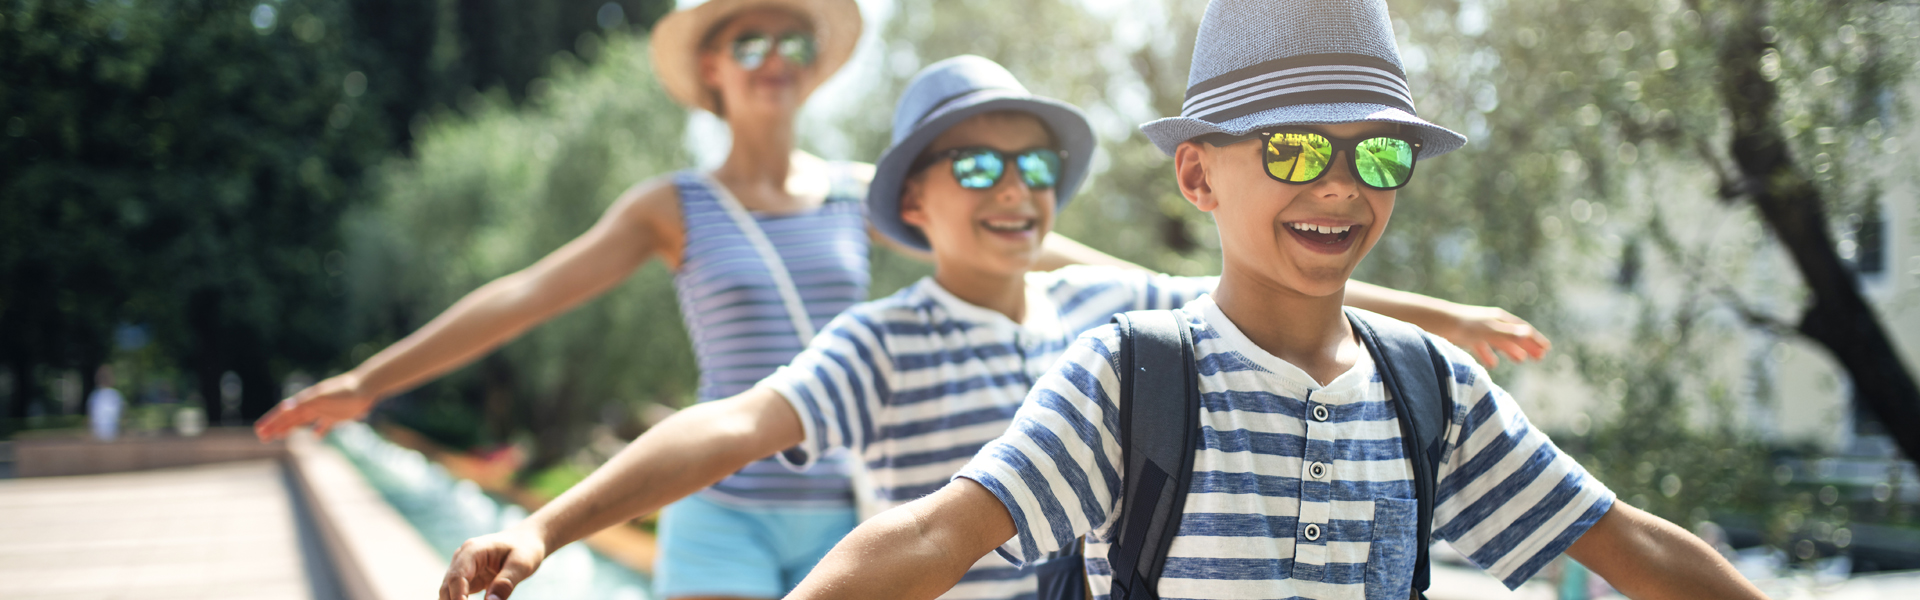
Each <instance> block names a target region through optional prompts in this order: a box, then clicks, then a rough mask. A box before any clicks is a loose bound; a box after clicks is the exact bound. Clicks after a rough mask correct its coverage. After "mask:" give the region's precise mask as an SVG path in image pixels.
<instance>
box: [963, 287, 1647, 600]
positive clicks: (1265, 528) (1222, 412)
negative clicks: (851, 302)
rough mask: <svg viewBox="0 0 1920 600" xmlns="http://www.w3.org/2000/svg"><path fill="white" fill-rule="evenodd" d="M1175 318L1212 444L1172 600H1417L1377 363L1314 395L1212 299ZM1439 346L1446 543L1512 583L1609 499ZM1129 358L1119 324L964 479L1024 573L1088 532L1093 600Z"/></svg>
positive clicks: (1171, 553)
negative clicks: (1006, 534)
mask: <svg viewBox="0 0 1920 600" xmlns="http://www.w3.org/2000/svg"><path fill="white" fill-rule="evenodd" d="M1178 314H1179V315H1180V316H1181V317H1182V318H1184V319H1185V321H1186V322H1187V323H1188V325H1189V326H1190V327H1191V328H1192V331H1193V337H1194V346H1195V352H1194V355H1195V356H1196V363H1197V365H1198V367H1199V372H1200V392H1201V403H1202V406H1201V412H1200V416H1199V424H1200V426H1201V435H1200V437H1199V439H1197V440H1195V445H1196V448H1195V450H1196V453H1195V456H1194V466H1193V473H1194V474H1193V484H1192V487H1190V488H1189V489H1188V496H1187V503H1186V508H1185V512H1184V514H1183V515H1182V517H1181V519H1180V526H1179V527H1180V528H1179V530H1178V533H1177V535H1176V537H1175V539H1174V541H1173V545H1172V547H1171V548H1170V549H1169V550H1168V554H1167V556H1168V558H1167V562H1166V568H1165V570H1164V571H1162V574H1161V579H1160V584H1159V589H1158V590H1157V592H1158V595H1159V597H1161V598H1366V599H1369V600H1373V599H1392V600H1400V599H1403V598H1406V597H1408V595H1409V592H1410V590H1409V588H1410V586H1411V584H1412V578H1413V569H1414V560H1415V556H1416V554H1417V553H1416V552H1415V549H1416V548H1415V547H1416V545H1417V542H1416V541H1415V540H1416V536H1417V534H1418V531H1417V530H1418V523H1417V515H1418V510H1417V509H1418V505H1417V502H1416V501H1415V500H1414V490H1413V470H1412V469H1413V465H1412V462H1411V461H1409V460H1407V458H1406V456H1405V453H1404V452H1403V446H1402V444H1401V440H1400V424H1399V421H1398V418H1397V417H1396V413H1395V411H1394V409H1393V406H1392V404H1390V403H1389V400H1388V398H1387V395H1386V390H1385V388H1384V387H1383V386H1382V384H1381V382H1380V378H1379V376H1378V374H1377V372H1376V371H1375V370H1374V367H1375V365H1374V364H1373V363H1372V362H1371V361H1370V360H1367V359H1365V358H1364V356H1365V353H1362V356H1363V359H1362V360H1361V361H1360V362H1359V363H1358V364H1355V365H1354V366H1353V368H1352V369H1350V370H1348V371H1347V372H1346V373H1343V374H1341V375H1340V376H1339V377H1337V378H1335V379H1334V380H1333V381H1331V382H1328V383H1327V384H1325V385H1321V384H1320V383H1318V382H1316V381H1314V379H1313V378H1312V377H1309V376H1308V375H1307V374H1306V372H1304V371H1302V370H1300V369H1299V368H1298V367H1295V366H1294V365H1292V364H1288V363H1287V362H1285V361H1282V360H1280V359H1278V358H1276V357H1274V356H1273V355H1272V354H1269V353H1267V352H1266V351H1264V350H1262V349H1260V347H1259V346H1256V345H1254V344H1253V343H1252V342H1251V341H1249V340H1248V339H1247V338H1246V337H1245V336H1244V335H1242V334H1241V332H1240V330H1238V329H1236V328H1235V327H1234V325H1233V323H1232V322H1231V321H1229V320H1227V318H1226V316H1225V315H1223V314H1222V313H1221V312H1220V309H1219V307H1217V306H1215V305H1214V303H1213V300H1212V298H1211V297H1206V298H1201V299H1199V300H1195V301H1193V302H1192V303H1190V304H1188V305H1187V306H1186V307H1185V308H1184V309H1182V310H1181V311H1180V312H1179V313H1178ZM1428 339H1429V340H1432V341H1433V343H1434V345H1435V346H1436V347H1439V348H1441V349H1442V351H1443V353H1444V354H1445V356H1446V358H1447V360H1448V362H1450V363H1451V365H1452V370H1453V378H1452V382H1451V383H1452V387H1451V389H1450V390H1448V391H1449V393H1451V394H1452V397H1453V398H1454V411H1453V414H1452V415H1451V417H1450V419H1449V421H1450V424H1449V426H1448V429H1447V433H1446V438H1445V441H1444V444H1445V447H1444V448H1443V451H1442V454H1441V464H1440V473H1439V475H1440V476H1439V479H1438V485H1437V489H1436V495H1435V501H1436V503H1437V504H1436V509H1435V511H1434V525H1433V526H1434V529H1433V534H1434V537H1435V538H1437V539H1443V540H1447V541H1448V542H1450V543H1452V544H1453V546H1454V548H1456V549H1458V550H1460V552H1461V553H1462V554H1465V555H1466V556H1467V558H1468V559H1470V560H1471V561H1473V563H1474V564H1476V565H1478V566H1479V567H1480V568H1482V569H1485V570H1486V571H1487V572H1489V573H1491V574H1493V575H1494V576H1495V577H1497V578H1499V579H1500V580H1501V581H1503V582H1504V583H1505V584H1506V585H1507V587H1509V588H1512V587H1518V586H1519V585H1520V584H1521V583H1522V582H1524V581H1526V579H1527V578H1528V577H1531V576H1532V575H1533V574H1534V573H1535V572H1537V571H1539V570H1540V568H1541V567H1543V566H1545V565H1546V564H1547V562H1548V561H1549V560H1552V559H1553V557H1555V556H1558V555H1559V554H1560V553H1561V552H1562V551H1564V550H1566V549H1567V547H1568V546H1569V545H1571V544H1572V543H1573V542H1574V540H1577V539H1579V538H1580V535H1581V534H1582V533H1584V532H1586V530H1587V528H1588V527H1591V526H1592V525H1593V524H1594V522H1595V521H1598V520H1599V518H1600V516H1601V515H1604V514H1606V512H1607V509H1608V508H1610V507H1611V506H1612V505H1613V493H1612V492H1611V491H1609V490H1608V489H1607V488H1606V487H1605V486H1604V485H1601V483H1600V482H1599V481H1598V480H1595V479H1594V478H1593V477H1591V476H1589V475H1588V474H1587V472H1586V470H1585V469H1582V468H1581V467H1580V465H1579V464H1578V463H1575V462H1574V461H1573V459H1572V458H1570V457H1568V456H1567V455H1565V454H1562V453H1561V452H1560V451H1559V449H1558V448H1555V447H1554V445H1553V442H1551V441H1549V440H1548V439H1547V436H1546V435H1545V434H1542V433H1541V432H1540V431H1539V430H1537V429H1534V428H1533V426H1532V425H1531V424H1529V423H1528V422H1527V418H1526V416H1525V415H1523V414H1521V412H1520V409H1519V407H1518V406H1517V405H1515V403H1514V402H1513V399H1512V398H1510V397H1508V396H1507V393H1506V392H1505V391H1503V390H1501V389H1500V387H1499V386H1496V385H1494V384H1493V382H1492V381H1490V380H1488V378H1487V374H1486V371H1485V370H1483V369H1481V368H1480V366H1479V365H1477V364H1475V363H1474V362H1473V361H1472V360H1471V359H1469V358H1468V357H1467V355H1466V354H1465V353H1463V352H1461V351H1460V350H1459V349H1458V348H1455V347H1454V346H1453V345H1452V344H1449V343H1447V342H1446V341H1445V340H1442V339H1440V338H1438V337H1435V336H1431V335H1429V336H1428ZM1117 347H1119V333H1118V330H1117V329H1116V328H1115V327H1113V326H1106V327H1101V328H1099V329H1095V330H1093V331H1090V332H1088V333H1087V334H1086V335H1084V336H1081V338H1080V339H1079V340H1077V341H1076V342H1075V343H1074V344H1073V347H1072V348H1071V349H1070V350H1068V351H1067V352H1066V355H1065V356H1064V357H1063V358H1062V360H1061V362H1060V363H1058V364H1056V365H1055V366H1054V368H1053V369H1052V370H1051V371H1050V372H1048V373H1047V374H1046V375H1045V376H1044V377H1043V378H1042V379H1041V380H1040V382H1039V384H1038V385H1037V386H1036V387H1035V388H1034V391H1033V394H1032V395H1031V396H1029V397H1028V401H1027V403H1026V404H1025V405H1024V406H1022V407H1021V409H1020V413H1019V414H1018V415H1017V416H1016V417H1015V419H1014V424H1013V426H1012V427H1011V428H1010V429H1009V430H1008V431H1007V433H1006V435H1005V436H1004V437H1002V438H1000V439H998V440H995V441H994V442H992V443H991V444H990V445H988V446H987V448H986V449H985V450H983V451H981V453H980V454H979V455H978V456H976V457H975V458H974V459H973V461H972V462H970V463H968V464H967V466H966V467H965V468H964V469H963V470H962V471H961V472H960V475H959V476H960V477H965V478H968V479H972V480H974V481H976V482H979V483H980V484H981V485H982V486H984V487H986V488H987V489H988V490H990V491H992V492H993V494H994V495H995V496H997V497H999V499H1000V501H1001V502H1002V503H1003V504H1005V506H1006V508H1007V511H1008V512H1009V513H1010V514H1011V515H1012V516H1013V521H1014V524H1015V526H1016V527H1017V528H1018V530H1019V534H1018V535H1016V536H1014V538H1013V539H1011V540H1009V541H1008V542H1007V544H1006V545H1004V546H1001V547H1000V548H999V550H998V552H997V554H999V555H1001V556H1003V557H1005V558H1006V559H1009V560H1011V561H1012V562H1014V563H1015V564H1024V563H1028V562H1031V561H1034V560H1036V559H1039V558H1043V557H1045V556H1047V555H1048V553H1051V552H1054V551H1057V550H1059V549H1060V548H1061V547H1062V546H1063V545H1065V544H1069V543H1072V542H1073V541H1074V540H1075V539H1076V538H1078V537H1080V536H1083V535H1085V536H1086V537H1087V540H1088V543H1087V548H1086V550H1087V572H1088V580H1089V582H1090V584H1091V585H1092V587H1093V590H1092V591H1093V592H1094V593H1095V594H1096V597H1100V598H1105V597H1107V596H1108V591H1109V587H1110V585H1111V583H1112V570H1111V569H1110V568H1109V567H1108V564H1107V559H1106V556H1107V550H1108V548H1109V543H1108V542H1109V541H1110V540H1111V539H1112V538H1111V536H1112V535H1113V531H1112V528H1113V524H1114V522H1115V521H1116V520H1117V518H1118V510H1119V507H1118V506H1117V505H1116V504H1117V501H1118V496H1119V490H1121V489H1123V488H1122V481H1121V477H1122V476H1121V473H1120V472H1119V470H1118V469H1119V468H1120V465H1121V462H1120V461H1119V460H1118V458H1119V457H1118V456H1117V454H1118V453H1119V445H1118V443H1119V442H1118V440H1117V438H1116V437H1115V436H1116V434H1117V430H1118V427H1119V421H1118V415H1117V414H1115V411H1116V410H1117V408H1116V404H1115V402H1116V401H1117V399H1118V398H1119V397H1120V389H1119V385H1120V379H1119V376H1118V374H1117V373H1116V371H1115V368H1114V366H1113V365H1114V362H1113V360H1114V356H1113V354H1114V349H1115V348H1117ZM1319 406H1325V407H1326V408H1327V409H1329V410H1327V411H1325V412H1324V413H1322V412H1320V411H1315V410H1313V409H1314V408H1315V407H1319ZM1321 414H1324V415H1325V416H1326V418H1325V419H1324V420H1322V419H1318V418H1316V417H1317V416H1319V415H1321ZM1309 415H1314V416H1313V417H1310V416H1309Z"/></svg>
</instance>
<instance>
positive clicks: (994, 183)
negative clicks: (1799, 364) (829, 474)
mask: <svg viewBox="0 0 1920 600" xmlns="http://www.w3.org/2000/svg"><path fill="white" fill-rule="evenodd" d="M894 123H895V130H894V138H893V142H894V143H893V145H892V147H891V148H889V149H888V150H887V152H886V154H885V155H883V156H882V157H881V159H880V160H879V161H878V166H877V169H876V173H875V175H874V184H873V185H872V186H871V187H870V189H869V193H868V196H867V202H868V207H869V209H868V210H869V213H870V219H871V221H872V222H873V223H874V224H875V226H876V227H877V228H878V229H880V230H882V231H883V232H885V233H886V234H887V235H888V236H890V237H893V238H894V239H895V240H896V241H898V242H899V243H901V244H903V245H908V246H913V247H918V248H922V249H926V250H929V251H931V252H932V254H933V256H934V262H935V266H936V269H935V275H934V276H933V277H931V278H928V279H924V280H922V281H920V282H918V283H915V284H913V285H911V286H909V287H907V288H906V289H904V290H901V291H900V292H898V293H895V294H893V295H892V296H889V297H886V298H882V299H879V300H874V301H871V302H867V303H864V304H860V305H857V306H855V307H853V308H851V309H849V310H848V311H847V312H846V313H844V314H842V315H840V316H839V317H838V318H836V319H834V320H833V321H832V322H831V323H829V324H827V326H826V327H824V328H823V329H822V330H821V332H820V333H819V334H818V335H816V336H815V337H814V338H813V340H812V342H811V343H810V344H809V346H808V348H807V349H806V350H805V351H803V352H802V353H800V355H799V356H797V357H795V358H794V359H793V360H792V362H791V363H789V364H788V366H786V367H783V368H781V369H780V370H779V371H778V372H776V373H775V374H774V375H773V376H771V377H768V378H767V379H765V380H763V381H761V382H760V384H759V385H758V386H756V387H755V388H754V389H752V390H749V391H747V392H744V393H741V394H739V395H736V396H733V397H729V398H724V399H720V400H716V401H713V402H708V403H703V404H700V405H697V406H694V407H692V408H688V409H687V410H684V411H681V412H680V413H679V414H676V415H674V416H673V417H671V418H669V419H667V420H666V421H665V422H663V423H661V424H659V425H657V426H655V427H653V428H652V429H650V430H648V432H647V433H646V434H645V435H643V436H641V438H640V439H639V440H636V441H635V442H634V443H633V444H632V445H630V446H629V447H628V448H627V449H626V450H624V451H622V452H621V453H620V455H619V456H617V457H615V458H614V459H613V460H612V461H610V462H609V463H608V464H607V465H605V466H603V467H601V468H600V469H599V471H597V472H596V473H595V474H594V475H593V476H592V477H590V478H588V479H587V480H586V481H585V482H583V483H581V484H580V485H578V486H576V487H575V488H573V489H572V490H569V491H568V492H567V493H566V494H565V495H563V496H562V497H560V498H559V499H557V500H555V501H554V502H553V503H551V504H549V505H547V506H546V507H544V508H542V509H541V510H540V511H538V512H536V513H535V514H534V515H532V516H531V517H530V518H528V519H527V520H526V521H525V522H523V523H522V524H520V525H517V526H515V527H513V528H511V529H509V530H508V531H505V532H501V533H498V534H494V535H490V536H485V537H482V538H476V539H475V540H472V541H470V542H469V543H468V544H467V545H466V546H465V547H463V548H462V550H461V551H460V552H459V553H458V554H456V555H455V556H454V558H453V567H452V569H450V570H449V573H448V581H449V582H450V583H449V584H448V585H449V586H450V587H451V586H454V583H455V580H456V579H466V580H470V581H473V580H478V581H491V580H493V579H494V578H495V577H508V578H510V579H512V582H515V583H517V581H518V580H519V579H518V578H523V577H525V576H527V575H528V574H529V573H530V572H531V568H530V567H527V566H525V563H526V562H527V561H528V560H533V561H535V564H536V565H537V559H538V557H539V556H543V555H544V553H545V552H546V551H547V550H548V549H553V548H558V547H559V546H560V545H563V544H565V543H568V542H571V541H572V540H575V539H578V538H579V537H581V536H583V535H586V534H588V533H591V532H592V531H594V530H595V529H596V528H598V527H601V526H604V525H606V524H611V523H617V522H619V521H621V520H624V519H627V518H631V517H633V516H637V515H641V514H645V513H646V512H648V511H650V510H652V509H654V508H656V507H659V506H661V505H662V504H665V503H667V502H671V501H673V500H675V499H678V498H680V497H681V496H684V495H686V494H688V493H690V492H692V491H694V490H697V489H699V487H700V486H702V485H705V484H706V483H707V482H711V481H713V480H715V479H717V478H719V477H721V476H723V475H725V474H726V473H729V472H732V471H733V470H735V469H738V468H739V467H740V466H741V465H743V464H745V463H747V462H750V461H752V460H754V459H758V458H762V457H766V456H769V455H776V454H777V455H778V457H779V459H780V460H781V461H784V462H786V463H788V464H789V465H791V466H793V467H794V468H797V469H806V468H807V467H810V466H814V465H816V464H817V463H818V461H820V459H821V458H822V457H824V456H827V455H829V454H830V453H832V452H833V451H835V450H838V449H848V450H852V451H853V453H854V455H855V456H857V457H858V458H859V459H860V460H861V461H862V462H863V463H864V464H865V465H866V466H867V468H868V475H869V477H870V479H871V488H872V489H871V493H872V494H873V496H872V498H873V500H875V502H876V503H877V504H878V505H879V506H878V507H877V508H889V507H892V506H894V505H897V504H899V503H902V502H907V501H911V500H914V499H916V498H919V497H920V496H922V495H924V494H926V493H927V492H929V491H932V490H935V489H938V488H940V486H942V485H945V484H946V483H947V481H948V480H949V479H950V478H951V477H952V476H953V474H954V473H956V472H958V471H959V469H960V467H961V466H962V465H964V464H966V462H967V460H968V459H969V458H970V457H972V456H973V455H974V453H975V452H976V451H978V450H979V449H980V448H981V447H982V446H983V445H985V444H986V443H987V442H989V441H992V440H993V439H995V438H997V437H998V436H999V435H1000V434H1001V433H1002V432H1004V431H1005V430H1006V427H1007V425H1008V424H1009V423H1010V422H1011V420H1012V418H1013V416H1014V414H1015V412H1016V411H1017V410H1018V408H1019V406H1020V403H1021V402H1022V400H1023V399H1024V398H1026V395H1027V390H1028V388H1029V386H1030V385H1031V382H1032V381H1033V380H1034V379H1035V378H1037V377H1039V376H1040V375H1041V374H1043V373H1044V372H1045V371H1046V369H1047V367H1048V366H1050V365H1051V364H1053V362H1054V360H1055V359H1056V358H1058V357H1059V356H1060V355H1061V353H1062V352H1064V351H1065V350H1066V349H1067V348H1068V346H1069V345H1070V343H1071V342H1072V340H1073V339H1074V337H1075V336H1077V335H1078V334H1080V333H1081V332H1083V331H1086V330H1088V329H1091V328H1093V327H1096V326H1098V325H1100V324H1101V323H1104V322H1106V320H1107V319H1108V318H1109V317H1110V316H1111V315H1112V314H1114V313H1116V312H1124V311H1129V310H1138V309H1151V308H1170V307H1174V306H1179V305H1180V304H1182V303H1185V302H1186V301H1188V300H1190V299H1193V298H1196V297H1199V296H1200V295H1202V294H1204V293H1205V292H1207V291H1208V290H1211V289H1212V288H1213V285H1214V279H1213V278H1210V277H1209V278H1181V277H1169V276H1164V275H1155V274H1151V273H1147V272H1146V271H1143V270H1139V269H1128V268H1119V267H1092V266H1079V267H1067V268H1063V269H1059V270H1056V271H1052V272H1040V273H1036V272H1032V271H1033V269H1034V267H1035V266H1036V262H1037V261H1038V260H1039V257H1040V255H1039V252H1040V248H1041V246H1042V244H1043V242H1044V238H1045V237H1046V236H1047V235H1048V232H1049V230H1050V229H1051V228H1052V224H1053V216H1054V213H1055V212H1056V211H1057V210H1058V209H1059V208H1060V207H1062V206H1064V205H1065V204H1066V203H1067V202H1068V201H1069V200H1070V199H1071V198H1072V196H1073V195H1074V191H1075V190H1076V189H1078V188H1079V185H1080V183H1081V181H1082V180H1083V179H1084V178H1085V176H1086V172H1087V165H1088V162H1089V158H1090V156H1091V153H1092V152H1093V148H1094V138H1093V134H1092V131H1091V129H1090V128H1089V126H1088V124H1087V122H1086V119H1085V117H1084V116H1083V115H1082V114H1081V112H1080V111H1079V110H1078V109H1076V108H1074V107H1073V106H1071V105H1068V104H1066V103H1063V102H1060V101H1057V100H1053V99H1050V98H1045V97H1040V96H1035V95H1033V94H1031V93H1028V91H1027V90H1026V88H1025V87H1023V86H1022V85H1021V84H1020V82H1019V81H1018V80H1017V79H1015V78H1014V77H1013V76H1012V75H1011V74H1010V73H1008V72H1007V71H1006V70H1005V69H1004V68H1002V67H1000V65H998V64H995V63H993V62H992V61H989V60H987V59H985V58H981V57H977V56H961V57H955V58H952V59H948V60H945V61H941V62H939V63H936V64H933V65H930V66H928V67H927V68H926V69H924V70H923V71H922V72H921V73H920V74H919V75H917V76H916V77H915V78H914V79H913V81H912V82H911V83H910V84H909V85H908V87H907V90H906V92H905V95H904V96H903V97H902V98H901V100H900V103H899V109H898V110H897V112H896V113H895V118H894ZM1357 295H1358V294H1357ZM1378 295H1379V294H1376V296H1378ZM1424 302H1425V303H1426V305H1427V306H1428V308H1429V309H1432V308H1434V307H1438V308H1439V309H1441V310H1440V311H1439V312H1444V311H1445V309H1447V308H1448V307H1449V306H1451V305H1448V304H1447V303H1442V302H1439V301H1434V300H1431V299H1426V300H1425V301H1424ZM1387 304H1391V303H1387ZM1414 304H1420V302H1415V303H1414ZM1410 312H1413V313H1420V312H1422V311H1420V310H1413V311H1410ZM1453 318H1454V319H1456V320H1465V319H1466V317H1453ZM1444 320H1445V319H1442V321H1444ZM514 556H520V558H519V559H517V561H516V559H514V558H512V557H514ZM974 558H979V559H980V560H978V561H974V560H972V559H969V560H968V564H969V566H970V567H971V568H970V569H966V571H967V572H966V573H965V574H963V575H959V576H957V577H958V578H959V579H958V581H959V585H958V586H955V585H953V582H951V581H950V582H949V583H948V585H949V587H951V588H952V589H951V594H950V597H955V598H1006V599H1012V598H1030V597H1033V596H1034V594H1035V592H1036V589H1037V587H1038V582H1037V577H1036V574H1035V569H1033V568H1026V567H1016V566H1014V565H1013V564H1011V563H1009V562H1007V561H1006V560H1004V559H1002V558H1000V557H998V556H988V557H979V556H976V557H974ZM516 564H518V565H520V566H518V567H515V568H511V569H508V568H503V567H502V566H501V565H507V566H512V565H516ZM1066 564H1070V566H1072V567H1073V569H1074V570H1075V571H1077V570H1078V568H1079V564H1078V563H1077V561H1076V562H1073V563H1066ZM502 573H504V575H503V574H502ZM462 585H464V584H462ZM496 588H498V589H510V588H511V586H510V585H494V586H490V587H489V589H496ZM458 589H468V588H465V587H461V588H458Z"/></svg>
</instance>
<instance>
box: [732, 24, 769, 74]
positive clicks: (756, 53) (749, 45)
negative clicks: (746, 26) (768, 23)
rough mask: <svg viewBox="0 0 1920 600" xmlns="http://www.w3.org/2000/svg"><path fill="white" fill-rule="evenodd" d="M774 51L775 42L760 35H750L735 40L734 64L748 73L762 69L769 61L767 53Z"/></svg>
mask: <svg viewBox="0 0 1920 600" xmlns="http://www.w3.org/2000/svg"><path fill="white" fill-rule="evenodd" d="M771 50H773V40H770V39H767V36H765V35H761V34H758V33H750V34H747V35H743V36H740V37H739V38H737V39H735V40H733V62H736V63H740V67H741V68H743V69H746V70H748V71H752V70H754V69H758V68H760V65H761V64H762V63H765V62H766V61H767V52H769V51H771Z"/></svg>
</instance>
